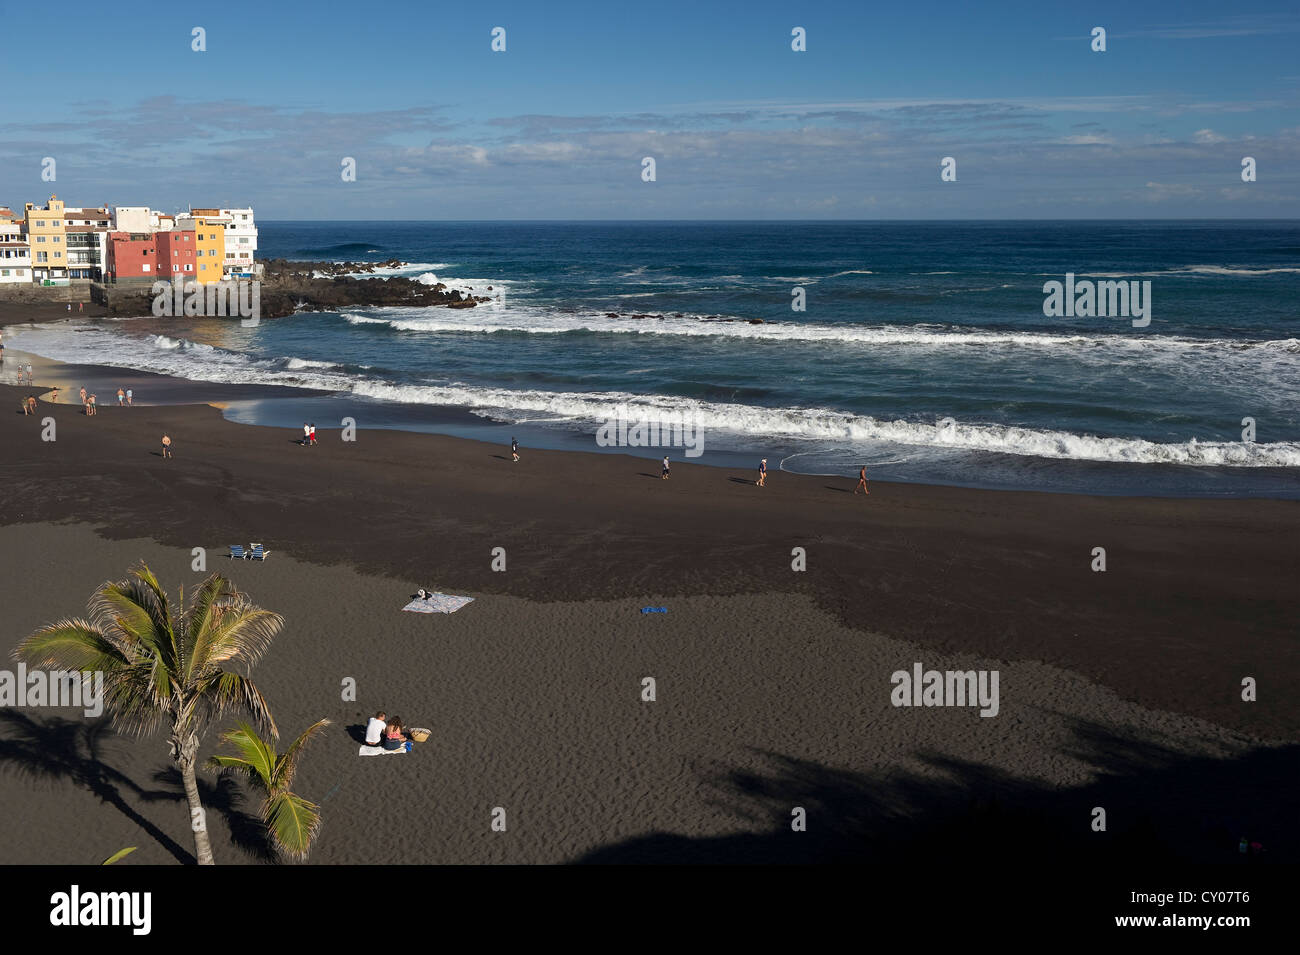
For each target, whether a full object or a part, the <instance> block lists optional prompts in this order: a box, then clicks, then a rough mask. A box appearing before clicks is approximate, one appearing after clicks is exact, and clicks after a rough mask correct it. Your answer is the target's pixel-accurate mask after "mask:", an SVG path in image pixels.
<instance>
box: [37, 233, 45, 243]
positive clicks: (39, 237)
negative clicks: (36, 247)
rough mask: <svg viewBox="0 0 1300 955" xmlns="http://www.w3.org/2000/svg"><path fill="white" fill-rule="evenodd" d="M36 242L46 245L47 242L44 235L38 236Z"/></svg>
mask: <svg viewBox="0 0 1300 955" xmlns="http://www.w3.org/2000/svg"><path fill="white" fill-rule="evenodd" d="M36 241H37V242H41V243H44V242H45V236H43V235H38V236H37V237H36Z"/></svg>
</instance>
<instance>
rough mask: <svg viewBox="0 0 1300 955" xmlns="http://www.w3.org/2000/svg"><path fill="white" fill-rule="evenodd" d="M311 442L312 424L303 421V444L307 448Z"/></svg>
mask: <svg viewBox="0 0 1300 955" xmlns="http://www.w3.org/2000/svg"><path fill="white" fill-rule="evenodd" d="M310 443H311V425H309V424H308V423H307V422H306V421H304V422H303V423H302V446H303V447H304V448H305V447H307V445H308V444H310Z"/></svg>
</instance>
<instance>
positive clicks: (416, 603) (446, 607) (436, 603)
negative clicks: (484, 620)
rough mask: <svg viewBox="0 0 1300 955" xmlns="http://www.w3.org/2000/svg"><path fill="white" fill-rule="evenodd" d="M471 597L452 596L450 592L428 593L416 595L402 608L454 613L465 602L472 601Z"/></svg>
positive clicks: (422, 611) (413, 611)
mask: <svg viewBox="0 0 1300 955" xmlns="http://www.w3.org/2000/svg"><path fill="white" fill-rule="evenodd" d="M473 600H474V598H473V597H454V596H452V595H451V594H429V596H427V597H423V598H421V597H416V598H415V599H414V600H412V601H411V602H410V603H409V604H407V605H406V606H405V607H403V608H402V609H403V610H409V611H411V613H455V612H456V611H457V610H459V609H460V608H461V607H463V606H465V604H467V603H472V602H473Z"/></svg>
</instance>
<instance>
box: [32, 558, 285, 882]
mask: <svg viewBox="0 0 1300 955" xmlns="http://www.w3.org/2000/svg"><path fill="white" fill-rule="evenodd" d="M87 611H88V614H89V619H84V618H80V617H74V618H66V619H63V620H60V621H58V622H57V623H52V624H50V625H48V626H46V627H42V628H41V629H40V630H37V631H36V632H35V633H33V634H32V635H31V636H30V637H28V638H27V639H26V640H24V641H23V642H22V644H21V645H19V647H18V648H17V649H16V650H15V651H14V656H15V657H17V658H20V659H23V660H25V661H27V662H28V663H29V664H34V665H36V666H45V667H57V668H60V669H66V670H79V671H81V672H82V673H86V674H89V673H94V672H102V673H103V674H104V696H105V700H104V702H105V706H106V708H107V709H108V711H109V712H110V713H111V714H112V718H113V725H114V726H115V727H116V728H117V729H118V730H119V731H122V732H125V733H129V734H131V735H134V736H146V735H149V734H152V733H153V732H154V731H156V730H157V729H159V728H160V727H166V728H167V733H168V735H167V742H168V746H169V750H170V754H171V758H172V759H173V760H174V761H175V763H176V765H177V767H178V768H179V769H180V772H181V779H182V781H183V783H184V787H185V798H186V800H187V801H188V802H189V807H190V819H191V821H192V822H191V826H190V828H191V829H193V830H194V849H195V856H196V858H197V859H198V862H199V864H200V865H212V864H213V859H212V845H211V843H210V841H209V839H208V831H207V826H206V824H204V823H202V822H201V820H202V819H203V806H202V804H201V803H200V801H199V788H198V783H197V782H196V780H195V776H194V769H195V760H196V758H197V757H198V751H199V744H200V743H201V741H202V737H203V734H204V733H205V732H206V731H207V729H208V727H209V726H210V725H211V723H212V722H213V721H214V720H215V719H216V718H217V717H219V716H221V715H222V714H224V713H227V712H229V711H232V710H241V711H244V712H246V713H248V714H250V715H251V716H252V718H253V719H254V720H255V721H256V722H257V723H258V724H259V725H260V726H262V727H263V728H265V729H266V730H268V731H269V732H270V733H271V734H272V736H278V735H279V731H278V730H277V729H276V728H275V721H274V720H273V719H272V717H271V711H270V709H269V707H268V706H267V704H266V700H265V699H263V697H262V694H261V692H259V691H258V689H257V687H256V686H254V685H253V682H252V681H251V680H250V679H249V678H248V677H247V676H246V675H241V674H240V673H237V672H235V671H234V670H231V669H227V667H230V666H232V665H239V666H241V667H242V669H243V670H244V671H245V673H246V672H247V671H248V670H249V669H251V667H252V666H253V664H254V663H256V662H257V660H258V659H259V658H260V657H261V655H262V654H263V653H264V652H265V651H266V648H267V647H268V646H269V645H270V642H271V640H272V639H273V638H274V637H275V635H276V634H277V633H279V632H280V628H281V627H282V626H283V625H284V618H283V617H281V616H280V615H279V614H276V613H272V612H271V611H269V610H263V609H262V608H260V607H257V606H254V605H253V604H252V602H251V601H250V600H249V599H248V597H247V596H246V595H245V594H243V593H241V592H240V591H238V590H236V589H235V586H234V584H232V583H231V582H230V581H229V580H227V579H226V578H225V577H222V576H221V575H219V574H213V575H212V576H210V577H209V578H208V579H207V580H205V581H203V582H202V583H201V584H199V587H198V591H197V592H196V593H195V594H194V596H193V598H192V600H191V602H190V604H189V606H188V608H186V604H185V591H184V589H183V588H182V590H181V593H180V600H179V601H178V603H177V604H176V606H175V608H173V605H172V604H171V603H170V601H169V600H168V598H167V593H166V591H164V590H163V588H162V586H161V585H160V584H159V583H158V579H157V578H156V577H155V576H154V574H153V572H152V571H151V570H149V567H148V566H147V565H146V564H144V563H141V564H140V566H139V567H138V568H136V569H134V570H132V571H131V573H130V576H129V577H128V578H127V579H126V580H119V581H116V582H109V583H105V584H103V585H102V586H101V587H100V588H99V590H98V591H96V592H95V594H94V595H93V596H92V597H91V598H90V601H89V602H88V603H87ZM174 611H178V612H179V616H177V614H176V613H175V612H174Z"/></svg>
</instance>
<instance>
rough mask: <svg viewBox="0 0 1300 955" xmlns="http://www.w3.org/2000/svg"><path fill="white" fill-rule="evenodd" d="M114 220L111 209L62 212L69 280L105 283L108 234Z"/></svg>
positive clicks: (70, 209) (67, 210) (69, 209)
mask: <svg viewBox="0 0 1300 955" xmlns="http://www.w3.org/2000/svg"><path fill="white" fill-rule="evenodd" d="M112 227H113V216H112V215H111V214H110V213H109V211H108V207H107V206H103V207H101V208H99V209H73V208H67V207H65V208H64V210H63V231H64V247H65V248H66V249H67V252H68V278H71V279H90V280H91V281H95V282H102V281H103V280H104V274H105V273H106V272H107V271H108V233H109V232H110V231H111V230H112Z"/></svg>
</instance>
